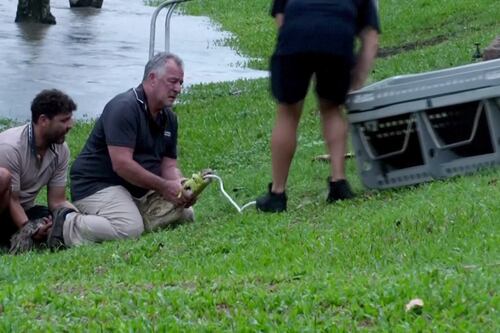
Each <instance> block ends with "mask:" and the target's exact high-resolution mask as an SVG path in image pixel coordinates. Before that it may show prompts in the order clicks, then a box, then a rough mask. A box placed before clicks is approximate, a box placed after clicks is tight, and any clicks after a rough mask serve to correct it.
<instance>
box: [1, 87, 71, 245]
mask: <svg viewBox="0 0 500 333" xmlns="http://www.w3.org/2000/svg"><path fill="white" fill-rule="evenodd" d="M75 110H76V105H75V103H74V102H73V100H72V99H71V98H70V97H68V96H67V95H66V94H64V93H63V92H61V91H59V90H55V89H54V90H43V91H42V92H40V93H39V94H38V95H37V96H36V97H35V99H34V100H33V102H32V103H31V122H30V123H29V124H26V125H23V126H19V127H14V128H10V129H7V130H5V131H3V132H2V133H0V247H2V248H10V247H11V246H12V245H15V244H11V238H12V236H13V235H14V234H15V233H16V232H18V231H23V230H24V231H25V234H26V236H27V237H28V239H25V240H24V241H25V242H26V241H28V242H30V241H31V240H30V239H29V238H32V239H33V242H34V243H37V242H38V243H41V242H43V241H45V240H46V238H47V235H48V233H49V232H50V230H51V226H52V219H51V214H50V212H49V210H51V211H54V210H56V209H58V208H61V207H73V206H72V205H71V204H70V203H69V202H67V201H66V195H65V186H66V175H67V168H68V162H69V156H70V155H69V149H68V146H67V144H66V143H65V142H64V140H65V136H66V134H67V133H68V131H69V130H70V129H71V128H72V126H73V120H72V115H73V111H75ZM44 186H47V202H48V208H47V207H44V206H39V205H36V204H35V198H36V196H37V195H38V193H39V192H40V190H41V189H42V187H44ZM28 245H33V244H28ZM28 249H29V246H28V247H26V248H23V249H17V250H28ZM17 250H16V248H14V249H13V252H18V251H17Z"/></svg>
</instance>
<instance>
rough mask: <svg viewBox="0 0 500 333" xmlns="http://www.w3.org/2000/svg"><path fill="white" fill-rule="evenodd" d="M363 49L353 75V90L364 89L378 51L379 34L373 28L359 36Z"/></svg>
mask: <svg viewBox="0 0 500 333" xmlns="http://www.w3.org/2000/svg"><path fill="white" fill-rule="evenodd" d="M359 38H360V39H361V47H360V49H359V52H358V55H357V59H356V65H355V66H354V69H353V70H352V74H351V90H357V89H360V88H361V87H363V84H364V83H365V81H366V79H367V78H368V75H369V74H370V70H371V69H372V66H373V62H374V60H375V57H376V55H377V50H378V32H377V30H375V29H374V28H372V27H370V26H369V27H366V28H364V29H363V30H361V32H360V34H359Z"/></svg>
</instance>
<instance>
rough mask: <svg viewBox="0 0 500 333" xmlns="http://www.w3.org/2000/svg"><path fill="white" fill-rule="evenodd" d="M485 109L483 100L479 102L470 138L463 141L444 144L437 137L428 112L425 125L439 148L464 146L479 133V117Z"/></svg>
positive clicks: (424, 116) (425, 115)
mask: <svg viewBox="0 0 500 333" xmlns="http://www.w3.org/2000/svg"><path fill="white" fill-rule="evenodd" d="M483 110H484V102H483V101H481V102H480V103H479V104H478V106H477V109H476V115H475V116H474V122H473V124H472V131H471V134H470V136H469V138H468V139H465V140H462V141H458V142H454V143H449V144H443V143H442V142H441V140H440V139H439V138H438V137H437V135H436V133H435V132H434V130H433V128H432V124H431V122H430V120H429V118H428V117H427V114H425V113H424V114H423V119H424V124H425V127H427V131H428V132H429V134H430V136H431V139H432V141H434V144H435V145H436V147H438V148H439V149H448V148H455V147H459V146H463V145H466V144H468V143H471V142H472V140H474V137H475V136H476V133H477V129H478V127H479V119H480V117H481V114H482V113H483Z"/></svg>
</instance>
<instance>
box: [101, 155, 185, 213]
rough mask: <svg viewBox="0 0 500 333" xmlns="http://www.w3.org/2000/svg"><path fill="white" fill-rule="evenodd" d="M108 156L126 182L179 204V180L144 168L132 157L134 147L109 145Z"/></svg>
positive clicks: (115, 169) (114, 168)
mask: <svg viewBox="0 0 500 333" xmlns="http://www.w3.org/2000/svg"><path fill="white" fill-rule="evenodd" d="M108 152H109V156H110V157H111V163H112V166H113V170H114V171H115V172H116V173H117V174H118V175H119V176H120V177H122V178H123V179H125V180H126V181H127V182H129V183H131V184H133V185H135V186H139V187H142V188H147V189H150V190H154V191H156V192H159V193H160V194H161V195H162V196H163V197H164V198H165V199H166V200H168V201H170V202H172V203H175V204H180V200H179V198H178V194H179V192H180V191H181V188H182V187H181V184H180V181H179V180H172V179H164V178H162V177H159V176H157V175H155V174H154V173H152V172H149V171H148V170H146V169H144V168H143V167H142V166H141V165H140V164H139V163H137V162H136V161H135V160H134V158H133V155H134V149H133V148H128V147H119V146H109V145H108Z"/></svg>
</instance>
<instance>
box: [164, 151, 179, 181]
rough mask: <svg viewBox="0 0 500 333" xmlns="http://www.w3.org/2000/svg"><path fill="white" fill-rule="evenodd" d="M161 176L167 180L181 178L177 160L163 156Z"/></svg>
mask: <svg viewBox="0 0 500 333" xmlns="http://www.w3.org/2000/svg"><path fill="white" fill-rule="evenodd" d="M161 177H162V178H164V179H168V180H177V181H179V182H180V181H181V180H182V178H183V177H182V173H181V170H180V169H179V167H178V166H177V160H176V159H174V158H169V157H164V158H163V159H162V161H161Z"/></svg>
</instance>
